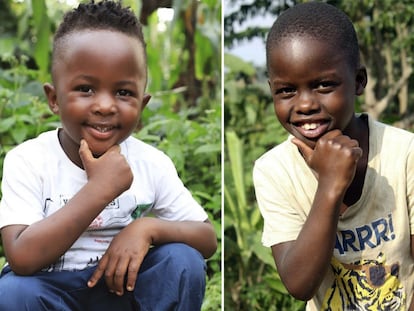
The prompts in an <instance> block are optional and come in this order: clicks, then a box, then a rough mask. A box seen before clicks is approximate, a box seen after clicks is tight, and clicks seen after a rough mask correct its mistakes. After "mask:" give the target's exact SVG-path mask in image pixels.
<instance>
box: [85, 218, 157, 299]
mask: <svg viewBox="0 0 414 311" xmlns="http://www.w3.org/2000/svg"><path fill="white" fill-rule="evenodd" d="M142 228H143V226H140V223H138V222H137V221H134V222H132V223H131V224H129V225H128V226H127V227H125V228H124V229H123V230H122V231H121V232H120V233H119V234H118V235H117V236H115V238H114V239H113V240H112V242H111V244H110V245H109V247H108V249H107V250H106V252H105V254H104V255H103V256H102V258H101V260H100V261H99V264H98V266H97V268H96V270H95V272H94V273H93V274H92V276H91V278H90V279H89V281H88V286H89V287H94V286H95V285H96V283H97V282H98V280H99V279H100V278H101V277H102V276H105V281H106V284H107V286H108V288H109V290H110V291H111V292H114V293H116V294H117V295H119V296H121V295H123V294H124V284H125V278H126V289H127V290H128V291H133V290H134V287H135V281H136V279H137V275H138V271H139V268H140V267H141V263H142V261H143V260H144V257H145V256H146V255H147V253H148V249H149V247H150V245H151V237H150V235H149V234H147V230H143V229H142Z"/></svg>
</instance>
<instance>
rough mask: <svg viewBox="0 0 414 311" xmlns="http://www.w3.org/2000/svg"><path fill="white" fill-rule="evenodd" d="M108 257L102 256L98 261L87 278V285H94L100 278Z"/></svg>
mask: <svg viewBox="0 0 414 311" xmlns="http://www.w3.org/2000/svg"><path fill="white" fill-rule="evenodd" d="M108 261H109V259H108V257H107V256H105V255H104V256H102V258H101V260H100V261H99V264H98V266H97V267H96V269H95V271H94V272H93V274H92V276H91V277H90V278H89V281H88V287H94V286H95V285H96V283H98V281H99V280H100V279H101V277H102V276H103V275H104V273H105V269H106V266H107V264H108Z"/></svg>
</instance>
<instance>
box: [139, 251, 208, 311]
mask: <svg viewBox="0 0 414 311" xmlns="http://www.w3.org/2000/svg"><path fill="white" fill-rule="evenodd" d="M205 269H206V265H205V262H204V258H203V257H202V256H201V254H200V253H199V252H198V251H197V250H195V249H193V248H192V247H190V246H187V245H185V244H181V243H171V244H165V245H162V246H158V247H154V248H152V249H151V250H150V252H149V253H148V255H147V256H146V257H145V259H144V262H143V263H142V266H141V269H140V271H139V273H138V279H137V283H136V287H135V290H134V295H135V298H136V300H137V301H138V303H139V305H140V307H141V309H140V310H142V311H147V310H162V311H167V310H177V311H196V310H200V308H201V304H202V302H203V298H204V290H205V278H206V275H205Z"/></svg>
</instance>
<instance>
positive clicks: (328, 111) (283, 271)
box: [253, 2, 414, 311]
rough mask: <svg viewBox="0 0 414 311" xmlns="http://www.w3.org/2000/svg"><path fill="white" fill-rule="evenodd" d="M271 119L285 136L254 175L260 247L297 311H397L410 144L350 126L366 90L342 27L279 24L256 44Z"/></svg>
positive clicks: (397, 135)
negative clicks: (303, 305) (301, 303)
mask: <svg viewBox="0 0 414 311" xmlns="http://www.w3.org/2000/svg"><path fill="white" fill-rule="evenodd" d="M266 54H267V66H268V73H269V86H270V89H271V92H272V97H273V104H274V108H275V113H276V116H277V118H278V120H279V122H280V123H281V124H282V125H283V126H284V128H285V129H286V130H287V131H288V132H289V133H290V134H291V136H290V137H289V139H288V140H286V141H285V142H283V143H282V144H280V145H278V146H276V147H275V148H273V149H272V150H270V151H268V152H266V153H265V154H264V155H263V156H261V157H260V158H259V159H258V160H257V161H256V163H255V167H254V171H253V176H254V185H255V191H256V197H257V201H258V205H259V208H260V210H261V213H262V215H263V218H264V230H263V239H262V241H263V244H264V245H265V246H268V247H271V248H272V254H273V257H274V260H275V262H276V266H277V269H278V272H279V274H280V277H281V279H282V281H283V283H284V284H285V286H286V288H287V289H288V291H289V292H290V293H291V294H292V295H293V296H294V297H296V298H298V299H301V300H309V302H308V304H307V310H338V311H339V310H408V308H409V307H408V306H409V305H410V302H411V301H412V296H413V287H414V262H413V252H414V251H413V250H414V237H413V236H414V135H413V134H412V133H409V132H407V131H403V130H401V129H396V128H394V127H391V126H387V125H384V124H381V123H379V122H376V121H374V120H372V119H371V118H369V117H368V116H367V115H366V114H360V115H359V114H355V112H354V105H355V99H356V96H359V95H361V94H362V93H363V90H364V88H365V86H366V83H367V74H366V69H365V68H364V67H363V66H362V65H361V64H360V61H359V50H358V41H357V36H356V33H355V30H354V27H353V25H352V23H351V21H350V20H349V18H348V17H347V16H346V15H345V14H344V13H343V12H342V11H340V10H339V9H337V8H335V7H334V6H331V5H328V4H326V3H320V2H309V3H305V4H300V5H297V6H294V7H292V8H290V9H288V10H287V11H285V12H284V13H282V14H281V15H280V16H279V17H278V18H277V20H276V21H275V23H274V24H273V26H272V28H271V30H270V32H269V34H268V38H267V43H266Z"/></svg>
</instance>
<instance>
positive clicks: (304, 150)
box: [292, 137, 313, 162]
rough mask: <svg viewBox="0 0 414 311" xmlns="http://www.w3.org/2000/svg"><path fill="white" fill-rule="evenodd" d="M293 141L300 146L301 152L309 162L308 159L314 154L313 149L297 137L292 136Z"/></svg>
mask: <svg viewBox="0 0 414 311" xmlns="http://www.w3.org/2000/svg"><path fill="white" fill-rule="evenodd" d="M292 143H293V144H295V145H296V146H297V147H298V149H299V151H300V153H301V154H302V156H303V157H304V159H305V160H306V162H308V159H309V158H311V156H312V154H313V149H312V148H311V147H309V146H308V145H307V144H305V143H304V142H303V141H301V140H300V139H298V138H296V137H294V138H292Z"/></svg>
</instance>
